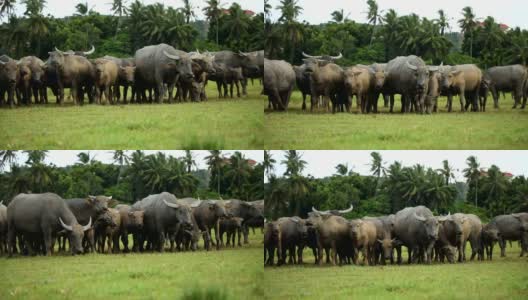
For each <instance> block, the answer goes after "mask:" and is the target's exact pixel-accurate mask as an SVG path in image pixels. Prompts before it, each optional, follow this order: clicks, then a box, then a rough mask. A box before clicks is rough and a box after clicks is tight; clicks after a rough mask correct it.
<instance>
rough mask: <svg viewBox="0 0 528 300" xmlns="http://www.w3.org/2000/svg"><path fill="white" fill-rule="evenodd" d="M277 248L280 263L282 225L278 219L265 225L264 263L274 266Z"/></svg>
mask: <svg viewBox="0 0 528 300" xmlns="http://www.w3.org/2000/svg"><path fill="white" fill-rule="evenodd" d="M275 249H277V257H278V264H279V265H280V262H281V257H282V254H281V252H280V249H281V240H280V225H279V223H278V222H277V221H274V222H268V223H266V224H265V225H264V264H265V265H269V266H273V263H274V257H275Z"/></svg>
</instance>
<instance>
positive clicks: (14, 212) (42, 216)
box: [7, 193, 92, 256]
mask: <svg viewBox="0 0 528 300" xmlns="http://www.w3.org/2000/svg"><path fill="white" fill-rule="evenodd" d="M7 222H8V231H9V233H8V243H9V255H10V256H11V255H12V254H13V250H14V249H13V248H14V245H15V237H16V236H19V235H22V236H24V238H25V239H38V240H43V241H44V250H45V253H46V255H51V253H52V243H53V241H54V240H55V237H56V236H57V234H58V232H59V231H62V230H65V231H66V233H67V236H68V239H69V241H70V249H71V252H72V254H74V255H75V254H80V253H82V252H83V251H82V247H81V242H82V239H83V236H84V232H85V231H86V230H88V229H89V228H90V226H91V223H92V219H89V220H88V224H86V225H84V226H81V225H79V223H78V222H77V219H76V218H75V215H74V214H73V213H72V211H71V210H70V209H69V208H68V205H66V202H65V201H64V200H63V199H62V198H61V197H59V196H58V195H56V194H52V193H45V194H19V195H17V196H15V197H14V198H13V200H12V201H11V202H10V203H9V206H8V207H7ZM28 245H30V244H29V243H28ZM29 250H30V252H32V250H33V249H31V248H30V249H29Z"/></svg>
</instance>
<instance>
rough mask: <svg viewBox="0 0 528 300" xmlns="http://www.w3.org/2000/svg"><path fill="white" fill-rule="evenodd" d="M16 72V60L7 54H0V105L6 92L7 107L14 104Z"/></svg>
mask: <svg viewBox="0 0 528 300" xmlns="http://www.w3.org/2000/svg"><path fill="white" fill-rule="evenodd" d="M17 74H18V65H17V61H15V60H13V59H11V58H10V57H9V56H7V55H2V56H0V105H3V104H4V99H5V98H4V96H5V94H6V93H7V103H8V105H9V107H13V106H14V105H15V88H16V83H17Z"/></svg>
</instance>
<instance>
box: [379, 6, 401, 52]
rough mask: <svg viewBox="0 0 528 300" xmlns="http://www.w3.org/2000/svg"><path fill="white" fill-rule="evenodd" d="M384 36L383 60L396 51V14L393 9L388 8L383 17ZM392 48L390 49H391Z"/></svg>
mask: <svg viewBox="0 0 528 300" xmlns="http://www.w3.org/2000/svg"><path fill="white" fill-rule="evenodd" d="M383 22H384V23H385V25H384V26H383V28H384V29H383V31H384V38H385V44H386V46H385V60H386V61H389V60H390V58H392V57H393V56H394V55H396V53H397V52H398V51H395V50H396V49H395V48H396V44H397V40H398V39H397V38H398V14H397V13H396V11H395V10H394V9H392V8H391V9H389V10H388V11H387V13H385V16H384V17H383ZM391 50H392V51H391Z"/></svg>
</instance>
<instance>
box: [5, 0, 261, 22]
mask: <svg viewBox="0 0 528 300" xmlns="http://www.w3.org/2000/svg"><path fill="white" fill-rule="evenodd" d="M134 1H135V0H134ZM19 2H20V1H17V3H19ZM86 2H88V7H89V8H91V9H93V10H95V11H97V12H99V13H102V14H108V15H109V14H112V12H111V10H110V9H111V8H112V6H111V4H110V3H111V2H112V0H47V4H46V8H45V9H44V15H47V14H50V15H52V16H54V17H56V18H61V17H64V16H71V15H73V14H74V13H75V6H76V5H77V4H78V3H86ZM132 2H133V0H127V1H126V3H128V5H130V3H132ZM140 2H143V4H145V5H147V4H153V3H156V2H158V3H162V4H165V6H173V7H182V6H183V1H182V0H140ZM205 2H206V1H205V0H191V3H192V4H193V6H195V7H196V8H195V14H196V17H197V18H198V19H201V20H203V19H204V14H203V12H202V8H203V7H204V6H206V5H205ZM233 2H237V3H238V4H240V6H242V8H243V9H250V10H252V11H254V12H256V13H260V12H263V11H264V6H263V5H264V4H263V3H264V0H238V1H225V0H224V1H221V3H223V4H224V6H223V7H224V8H229V7H230V6H231V4H232V3H233ZM24 11H25V6H23V5H20V4H17V6H16V14H17V15H22V14H23V13H24Z"/></svg>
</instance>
